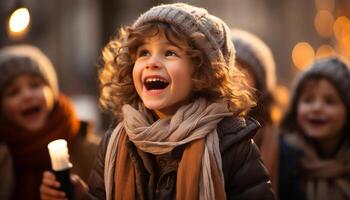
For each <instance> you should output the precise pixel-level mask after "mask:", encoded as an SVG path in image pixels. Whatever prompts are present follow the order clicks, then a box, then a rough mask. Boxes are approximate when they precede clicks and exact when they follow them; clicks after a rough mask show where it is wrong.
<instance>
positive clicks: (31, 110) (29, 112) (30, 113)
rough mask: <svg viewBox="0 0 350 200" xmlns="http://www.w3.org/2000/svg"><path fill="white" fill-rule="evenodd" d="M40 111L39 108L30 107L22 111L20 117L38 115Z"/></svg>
mask: <svg viewBox="0 0 350 200" xmlns="http://www.w3.org/2000/svg"><path fill="white" fill-rule="evenodd" d="M40 110H41V108H40V106H33V107H30V108H27V109H25V110H23V111H22V115H23V116H24V117H31V116H33V115H36V114H38V113H40Z"/></svg>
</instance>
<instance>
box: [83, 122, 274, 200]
mask: <svg viewBox="0 0 350 200" xmlns="http://www.w3.org/2000/svg"><path fill="white" fill-rule="evenodd" d="M258 128H259V125H258V123H257V122H256V121H255V120H253V119H249V120H244V119H243V118H239V119H234V118H225V119H224V120H222V121H221V122H220V123H219V124H218V129H217V131H218V134H219V139H220V152H221V157H222V169H223V173H224V179H225V191H226V196H227V199H235V200H240V199H254V200H255V199H266V200H267V199H275V197H274V193H273V192H272V189H271V183H270V181H269V177H268V175H267V171H266V169H265V167H264V166H263V164H262V162H261V160H260V154H259V151H258V148H257V147H256V145H255V144H254V143H253V140H252V137H253V136H254V134H255V132H256V131H257V129H258ZM112 131H113V130H110V131H108V133H107V134H106V136H105V137H104V138H103V139H102V142H101V144H100V149H99V152H98V155H97V160H96V163H95V167H94V169H93V171H92V172H91V175H90V178H89V187H90V192H89V194H88V195H87V196H86V199H105V198H106V195H105V187H104V180H103V177H104V158H105V153H106V148H107V144H108V140H109V137H110V134H111V132H112ZM128 145H129V149H130V156H131V157H134V158H135V159H136V161H137V160H139V161H142V160H150V161H151V162H149V163H150V164H151V165H156V166H158V168H157V167H155V168H156V169H160V170H152V171H147V170H146V167H145V166H144V167H143V171H142V172H141V173H142V174H144V176H143V177H144V180H143V182H144V185H142V188H144V189H145V188H148V189H147V190H148V195H147V197H145V199H174V197H175V190H176V172H177V167H178V163H179V160H180V159H181V155H182V152H183V150H184V146H179V147H177V148H175V149H174V150H173V151H172V152H170V153H168V154H165V155H160V156H157V157H156V156H153V155H150V154H147V153H144V152H140V151H139V150H137V149H136V147H135V146H134V145H133V143H132V142H129V143H128ZM132 160H134V159H132ZM141 163H142V164H143V165H146V164H145V163H148V162H141ZM155 163H156V164H155ZM153 167H154V166H153ZM147 168H148V167H147ZM151 168H152V167H151ZM155 168H153V169H155ZM153 173H156V175H157V173H158V177H159V178H158V181H157V183H154V184H151V186H150V183H149V182H148V177H149V176H151V175H152V174H153ZM149 191H153V192H149Z"/></svg>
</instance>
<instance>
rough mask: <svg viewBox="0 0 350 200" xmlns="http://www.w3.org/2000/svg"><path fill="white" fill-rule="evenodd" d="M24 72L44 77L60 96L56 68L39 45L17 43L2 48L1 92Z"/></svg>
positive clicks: (0, 65)
mask: <svg viewBox="0 0 350 200" xmlns="http://www.w3.org/2000/svg"><path fill="white" fill-rule="evenodd" d="M23 73H29V74H34V75H38V76H40V77H42V78H43V79H44V81H45V82H46V83H47V84H48V85H49V86H50V87H51V89H52V91H53V93H54V95H55V97H57V96H58V92H59V89H58V83H57V76H56V72H55V69H54V67H53V65H52V63H51V61H50V60H49V58H48V57H47V56H46V55H45V54H44V53H43V52H42V51H41V50H39V49H38V48H37V47H34V46H31V45H15V46H8V47H4V48H3V49H1V50H0V74H1V79H0V94H2V93H3V91H4V89H5V88H6V86H7V85H8V84H9V83H10V82H11V81H13V80H14V78H16V77H17V76H18V75H20V74H23Z"/></svg>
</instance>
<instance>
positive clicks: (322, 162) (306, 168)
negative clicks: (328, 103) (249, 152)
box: [286, 134, 350, 200]
mask: <svg viewBox="0 0 350 200" xmlns="http://www.w3.org/2000/svg"><path fill="white" fill-rule="evenodd" d="M286 141H287V142H288V143H290V144H292V145H293V146H295V147H297V148H298V149H301V150H302V151H303V152H304V155H303V157H302V158H301V166H302V169H303V172H304V174H305V181H306V182H305V183H306V195H307V199H308V200H328V199H337V200H346V199H350V149H349V146H348V145H347V144H344V145H343V146H342V148H341V149H340V150H339V152H338V153H337V155H336V156H335V157H334V158H330V159H320V158H319V156H318V155H317V153H316V151H315V149H314V147H313V146H312V145H310V144H308V143H306V141H305V139H304V138H303V137H302V136H300V135H298V134H289V135H287V136H286Z"/></svg>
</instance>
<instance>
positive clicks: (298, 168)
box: [279, 57, 350, 200]
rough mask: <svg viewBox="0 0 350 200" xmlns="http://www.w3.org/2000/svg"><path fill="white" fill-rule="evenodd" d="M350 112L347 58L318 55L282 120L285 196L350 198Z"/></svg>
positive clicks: (282, 187)
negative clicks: (318, 57)
mask: <svg viewBox="0 0 350 200" xmlns="http://www.w3.org/2000/svg"><path fill="white" fill-rule="evenodd" d="M349 114H350V71H349V69H348V68H347V66H346V64H345V62H343V61H342V60H341V59H340V58H337V57H329V58H323V59H319V60H316V61H315V62H314V63H313V64H312V65H311V67H310V68H309V69H308V70H306V71H305V72H303V73H302V74H301V75H300V76H299V78H298V79H297V81H296V84H295V88H294V94H293V96H292V100H291V105H290V109H289V111H288V112H287V113H286V115H285V117H284V119H283V121H282V123H281V133H282V140H281V144H280V147H281V149H280V167H279V169H280V173H279V196H280V199H281V200H285V199H307V200H316V199H317V200H323V199H337V200H343V199H344V200H345V199H350V146H349V144H350V143H349V142H350V141H349V130H350V129H349V128H350V121H349V116H350V115H349Z"/></svg>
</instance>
